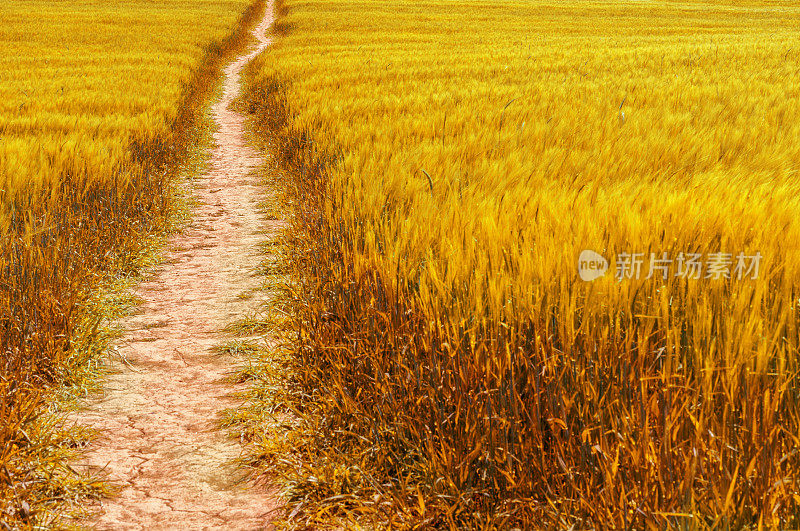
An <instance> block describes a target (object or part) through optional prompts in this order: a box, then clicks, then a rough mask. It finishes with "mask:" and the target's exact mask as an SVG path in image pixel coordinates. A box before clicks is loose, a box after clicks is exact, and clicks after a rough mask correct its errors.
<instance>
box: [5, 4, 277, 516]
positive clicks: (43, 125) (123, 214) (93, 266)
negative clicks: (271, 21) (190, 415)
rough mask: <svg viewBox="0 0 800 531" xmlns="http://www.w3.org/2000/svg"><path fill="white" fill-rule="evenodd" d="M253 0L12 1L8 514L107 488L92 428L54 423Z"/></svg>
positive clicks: (79, 379)
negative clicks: (95, 471)
mask: <svg viewBox="0 0 800 531" xmlns="http://www.w3.org/2000/svg"><path fill="white" fill-rule="evenodd" d="M248 4H249V2H247V1H245V0H228V1H223V2H216V3H207V2H193V1H170V2H166V3H162V4H159V5H158V6H156V5H155V4H152V3H148V2H129V3H126V4H125V5H124V6H118V5H116V4H113V5H112V4H107V3H100V2H80V3H78V4H76V3H74V2H71V3H68V4H66V3H48V2H37V1H19V0H13V1H11V2H6V3H5V4H4V5H3V9H2V12H1V13H0V71H2V72H3V75H2V76H0V93H2V95H3V98H2V100H3V101H2V103H1V104H0V136H2V139H3V141H2V142H0V352H2V354H3V357H2V364H0V418H2V424H0V522H2V524H3V525H5V526H6V527H9V526H10V527H15V526H20V527H26V526H31V525H34V524H36V525H50V524H52V522H51V521H50V519H52V518H54V513H53V512H52V510H53V509H54V508H56V509H57V508H58V507H60V506H61V505H63V504H64V503H66V502H68V501H69V500H73V499H76V498H79V497H80V496H82V495H85V494H91V493H92V490H93V489H95V490H96V489H99V488H102V487H101V486H100V485H99V484H93V483H91V482H90V483H88V484H87V483H86V482H85V481H82V480H80V478H78V476H76V475H75V474H74V473H72V472H71V471H70V469H69V468H68V466H66V464H65V457H66V456H68V455H69V453H70V452H71V451H72V449H74V447H75V446H79V445H80V444H83V443H82V440H81V438H82V436H81V435H80V434H78V435H76V436H75V437H73V435H74V434H72V435H71V434H69V433H67V434H65V433H63V432H59V431H58V430H57V429H55V424H54V421H53V419H52V417H51V414H52V410H53V407H52V401H53V400H54V399H55V398H57V397H58V396H63V395H69V394H70V393H72V394H75V393H77V392H80V388H81V386H84V385H87V376H88V377H89V379H90V377H91V376H92V375H93V374H94V372H95V368H94V367H93V366H92V364H94V363H96V360H97V357H98V355H99V353H100V352H101V351H102V349H103V348H104V346H105V342H106V341H105V340H106V339H107V338H105V337H103V331H104V329H103V322H104V320H105V319H107V318H110V317H113V316H114V315H118V312H117V310H120V308H115V305H116V303H115V301H114V300H113V298H112V299H110V298H109V297H111V296H112V295H113V294H114V293H116V292H117V291H116V290H115V289H111V290H104V288H103V286H104V285H106V284H107V283H108V282H109V279H113V278H115V277H116V278H124V277H125V276H126V275H128V274H129V273H131V272H133V271H134V270H135V269H137V268H138V266H139V265H140V264H141V257H142V256H143V252H144V251H146V248H145V247H146V242H148V241H151V240H150V239H151V238H152V236H153V235H158V234H163V233H164V231H166V230H168V229H169V226H170V223H169V221H170V219H171V217H172V216H173V214H174V212H175V201H174V200H175V197H176V193H175V190H174V189H173V180H174V177H175V175H176V174H177V172H179V171H180V169H181V167H182V166H184V165H186V164H190V163H192V161H191V160H190V155H191V153H190V150H189V147H190V145H191V143H192V141H193V140H194V139H195V138H196V137H195V135H196V132H197V131H196V126H197V124H198V119H199V118H201V117H202V113H203V105H204V104H205V103H206V102H207V100H208V98H209V96H210V95H211V93H212V91H213V90H214V87H215V85H216V79H217V76H218V71H219V68H220V65H221V62H222V61H223V60H224V57H225V55H226V54H227V53H230V52H231V51H232V50H233V49H234V48H237V47H240V46H243V45H244V44H245V42H246V39H247V37H246V35H248V34H247V33H246V31H245V29H246V26H247V25H249V24H250V23H251V22H252V21H253V20H254V19H255V17H256V16H257V15H259V14H260V10H261V9H262V7H263V2H256V3H255V4H254V5H253V6H251V7H249V8H248V7H247V6H248ZM243 11H244V12H245V13H244V15H242V12H243ZM237 24H238V26H237ZM237 28H238V30H237ZM76 72H79V74H76ZM101 292H104V293H106V296H99V295H98V293H101ZM117 302H119V301H117ZM70 388H72V389H70ZM47 404H50V406H49V407H48V406H47Z"/></svg>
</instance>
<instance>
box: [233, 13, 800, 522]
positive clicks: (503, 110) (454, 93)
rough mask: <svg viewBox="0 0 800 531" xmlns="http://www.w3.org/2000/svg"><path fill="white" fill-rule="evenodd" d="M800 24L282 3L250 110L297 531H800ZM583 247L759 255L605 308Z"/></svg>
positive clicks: (612, 299)
mask: <svg viewBox="0 0 800 531" xmlns="http://www.w3.org/2000/svg"><path fill="white" fill-rule="evenodd" d="M797 15H798V13H797V10H796V8H795V7H793V6H788V5H786V4H777V3H774V2H767V1H759V0H748V1H743V2H737V3H736V4H735V5H728V4H722V3H718V2H711V1H699V2H629V3H619V2H603V3H600V2H555V3H544V2H539V1H531V2H516V1H502V2H491V3H488V2H475V1H457V2H456V1H449V0H436V1H428V2H414V3H407V2H399V1H388V2H377V1H369V0H368V1H363V2H358V3H351V2H345V1H344V0H310V1H303V2H301V1H296V0H287V1H286V2H285V5H284V7H283V8H282V18H281V20H280V21H279V24H278V25H277V26H276V31H277V33H279V34H280V39H279V41H278V42H277V44H276V45H275V46H274V47H272V48H271V49H270V50H269V51H268V52H267V53H265V54H264V55H262V56H261V58H260V60H257V61H256V62H255V63H254V64H253V66H252V68H251V69H250V72H249V80H248V88H247V95H246V98H245V100H246V101H245V104H246V105H247V106H248V108H249V110H250V112H252V113H253V114H254V116H255V125H256V127H257V128H259V129H260V131H261V133H262V134H263V136H264V138H265V139H267V138H268V137H269V138H274V140H273V141H274V143H275V145H276V146H277V149H278V152H279V155H280V159H281V162H282V164H283V165H284V167H285V168H286V170H287V181H286V182H287V183H288V184H287V186H288V190H287V194H286V202H287V205H288V207H289V208H287V212H291V217H290V222H291V224H292V227H291V230H290V231H289V235H290V236H289V237H288V244H289V249H290V260H289V261H288V264H289V267H292V268H293V277H294V280H295V284H294V287H293V290H294V291H293V295H292V298H293V304H294V306H293V311H294V315H295V316H296V321H294V326H295V328H294V334H295V337H297V338H299V340H300V348H299V349H298V350H297V351H296V352H295V353H294V354H293V355H292V356H290V357H289V358H288V361H286V362H285V363H287V364H289V365H290V366H291V368H292V369H293V371H292V375H291V378H292V380H291V385H292V387H291V389H293V390H294V391H295V394H294V395H293V396H291V397H289V398H286V397H284V398H286V400H287V403H289V404H292V405H293V407H294V408H295V409H294V411H295V413H296V414H297V415H298V418H299V419H300V424H299V425H298V426H295V427H294V430H295V431H293V432H292V433H293V435H291V437H293V439H292V443H291V445H289V447H290V448H294V449H296V451H297V453H296V454H292V455H295V457H296V459H294V460H289V461H287V458H285V457H282V456H281V452H283V451H285V450H286V448H287V446H286V445H279V444H275V441H274V440H271V439H268V438H266V437H264V438H263V443H262V453H261V455H260V458H261V459H263V460H264V462H269V463H273V464H281V463H283V464H284V465H286V466H283V467H280V470H282V471H283V473H284V474H285V479H286V480H287V481H288V482H289V484H290V486H291V488H290V491H289V496H290V499H289V505H288V509H289V511H290V514H291V516H292V518H291V520H292V521H293V522H294V523H295V524H298V525H305V524H315V523H319V522H325V521H330V519H333V520H334V521H336V520H337V519H338V520H339V521H340V522H342V523H344V525H353V522H355V521H358V522H361V523H362V524H367V525H375V526H378V527H405V526H408V527H426V528H427V527H442V528H448V527H449V528H464V527H472V528H492V527H502V528H510V527H515V526H516V527H521V528H540V527H541V528H552V527H565V528H567V527H570V526H576V527H578V528H585V527H598V528H603V527H608V528H626V527H627V528H635V529H641V528H664V527H682V528H698V529H703V528H720V527H722V528H725V527H728V528H741V527H747V526H752V527H764V526H771V527H782V528H789V527H794V526H797V525H798V521H797V518H798V509H799V508H800V506H799V505H798V502H799V501H800V489H799V488H798V487H800V481H799V480H798V477H797V470H798V465H799V464H800V463H798V459H799V458H798V455H799V454H798V453H797V446H798V442H800V441H798V438H797V437H798V428H800V419H799V418H798V415H799V414H800V403H799V402H798V394H799V393H798V391H799V389H798V383H797V379H796V375H797V374H798V370H800V366H799V365H798V346H799V345H800V340H799V339H798V331H799V330H798V325H800V316H799V315H798V308H797V304H798V302H797V301H798V295H799V294H800V276H799V275H798V272H800V270H799V269H798V266H800V260H798V255H797V252H796V247H797V243H796V242H798V241H800V224H798V221H797V219H798V216H797V215H798V213H800V199H799V198H800V194H799V193H798V192H800V184H798V181H797V179H796V176H797V170H798V163H799V162H800V151H798V144H797V142H796V138H798V135H800V130H799V129H800V123H798V122H797V120H795V119H794V117H795V116H797V111H798V103H797V102H798V95H799V94H800V72H798V70H797V68H796V63H797V59H798V53H799V52H798V46H797V45H798V36H799V35H800V26H799V25H798V20H800V18H798V16H797ZM587 248H589V249H595V250H597V251H599V252H601V253H603V254H605V255H606V256H607V257H614V256H616V255H617V254H619V253H621V252H625V251H627V252H642V253H646V254H649V253H651V252H654V253H661V252H668V253H670V254H671V255H672V256H673V257H674V256H676V255H677V254H678V253H679V252H681V251H683V252H696V253H703V254H704V255H708V254H709V253H715V252H720V251H722V252H730V253H738V252H740V251H741V252H745V253H748V254H752V253H755V252H756V251H758V252H760V253H761V254H762V255H763V257H764V258H763V262H762V268H761V275H760V277H759V279H758V280H755V281H752V280H751V281H745V280H737V279H735V278H734V279H717V280H715V279H711V278H708V279H707V278H702V279H699V280H691V279H686V278H681V277H674V276H670V277H669V278H667V279H660V278H658V277H657V278H656V279H649V280H645V279H644V278H642V279H640V280H625V281H623V282H615V281H614V279H613V275H608V276H607V277H606V278H604V279H601V280H598V281H595V282H593V283H585V282H583V281H581V280H580V279H579V278H578V274H577V268H576V264H577V259H578V255H579V253H580V252H581V250H583V249H587ZM265 372H269V371H268V369H265ZM254 436H256V435H254Z"/></svg>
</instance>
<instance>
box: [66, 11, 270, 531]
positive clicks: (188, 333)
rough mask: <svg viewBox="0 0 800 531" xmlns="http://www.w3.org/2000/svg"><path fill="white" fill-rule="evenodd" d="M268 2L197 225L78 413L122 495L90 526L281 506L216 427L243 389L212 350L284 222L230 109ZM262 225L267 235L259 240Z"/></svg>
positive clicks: (254, 520) (143, 291) (226, 100)
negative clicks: (94, 433) (264, 245)
mask: <svg viewBox="0 0 800 531" xmlns="http://www.w3.org/2000/svg"><path fill="white" fill-rule="evenodd" d="M272 20H273V12H272V5H271V3H270V6H269V7H268V9H267V12H266V14H265V16H264V20H263V21H262V22H261V23H260V25H259V26H258V27H257V28H256V30H255V31H254V34H255V35H256V37H257V38H258V40H259V46H258V48H257V49H255V50H253V51H252V52H251V53H248V54H247V55H243V56H241V57H239V58H238V59H237V60H236V61H235V62H234V63H232V64H231V65H229V66H228V67H227V68H226V69H225V78H224V93H223V96H222V99H221V101H220V102H218V103H217V104H216V105H215V106H214V108H213V115H214V120H215V122H216V125H217V128H218V130H217V132H216V133H215V134H214V141H215V146H214V148H213V151H212V153H211V160H210V169H209V170H208V171H207V172H206V173H205V174H204V175H202V176H201V177H200V179H199V180H198V182H197V189H196V191H195V195H196V197H197V199H198V200H199V205H198V207H197V208H196V211H195V212H194V217H193V221H192V223H191V224H190V225H189V226H188V227H187V228H186V229H185V230H184V231H183V232H182V233H181V234H179V235H177V236H176V237H174V238H173V240H172V241H171V242H170V243H171V245H170V248H171V249H173V250H172V251H170V252H169V254H168V256H167V259H166V260H165V262H164V264H163V265H162V266H161V267H160V268H159V269H158V270H157V271H156V272H155V274H154V276H153V277H152V278H151V279H150V280H147V281H145V282H143V283H142V284H141V285H140V287H139V289H138V291H137V294H138V295H139V296H140V297H141V298H142V299H143V300H144V301H145V302H144V304H143V305H142V307H141V312H140V313H139V314H137V315H134V316H132V317H130V318H127V319H126V320H125V322H123V323H122V325H123V328H124V330H125V333H124V337H123V338H122V340H121V341H120V342H119V344H118V346H117V350H118V351H119V353H120V358H121V360H126V362H123V361H119V362H115V367H114V369H115V370H114V371H113V373H112V374H111V375H110V376H109V377H108V379H107V382H106V385H105V393H104V396H103V397H102V398H99V399H95V400H93V401H91V402H90V403H88V404H87V409H86V410H84V411H81V412H78V413H77V414H76V415H75V418H76V420H77V422H78V423H79V424H82V425H86V426H89V427H91V428H94V429H97V430H99V431H100V437H99V438H98V439H97V440H96V441H94V442H93V443H92V445H91V446H90V448H89V449H88V452H87V455H86V462H85V463H83V464H84V465H86V466H89V467H91V468H93V469H102V468H105V470H106V472H107V473H108V479H109V480H111V481H112V482H113V483H115V484H117V485H119V486H120V488H121V490H120V493H119V495H118V496H117V497H114V498H112V499H109V500H106V501H104V502H103V503H102V506H101V507H99V508H98V509H99V515H98V518H97V519H96V520H94V521H91V522H87V525H89V526H95V527H97V528H99V529H114V530H120V529H147V530H153V529H174V530H189V529H264V528H269V527H270V526H269V522H270V520H271V517H270V513H271V511H272V510H274V508H275V501H274V499H272V498H271V497H270V495H269V493H268V492H266V491H265V489H263V488H259V487H256V486H254V485H250V484H246V482H245V484H242V481H241V478H242V473H241V472H239V471H237V469H236V467H235V465H234V464H233V463H232V462H231V461H232V460H233V459H235V458H236V457H238V456H239V455H240V452H241V449H242V448H241V446H240V445H239V444H238V443H237V441H233V440H230V439H228V438H226V436H225V434H224V433H222V432H221V431H220V430H219V429H217V428H216V427H215V422H216V420H217V419H218V418H219V414H220V412H221V411H222V410H224V409H226V408H231V407H236V406H237V404H238V403H239V401H237V399H235V398H234V397H233V396H231V394H232V393H234V392H236V391H237V390H241V388H239V387H237V386H236V385H234V384H231V383H229V382H226V376H228V375H229V374H230V373H231V371H232V370H233V369H234V366H235V360H233V359H232V358H231V357H230V356H224V355H220V354H217V353H215V352H214V347H215V346H216V345H218V344H219V343H221V342H224V341H225V340H226V339H228V338H227V336H226V335H225V334H224V333H222V332H221V329H222V328H224V327H225V326H226V325H227V324H229V323H231V322H233V321H235V320H236V319H238V318H241V317H243V316H244V315H247V314H248V313H249V312H251V311H252V310H253V309H254V308H255V305H257V304H258V303H259V300H258V298H257V297H256V298H255V299H253V300H246V301H244V300H240V299H238V298H237V295H239V294H240V293H242V292H243V291H246V290H248V289H252V288H257V287H259V285H260V281H259V277H257V276H256V275H255V273H254V271H253V270H254V268H255V266H256V265H257V264H258V263H259V262H260V260H261V259H262V258H263V257H261V256H258V255H257V249H256V245H257V243H258V242H259V241H261V240H263V239H264V238H265V237H266V238H268V237H269V232H270V231H273V232H274V231H276V230H277V229H278V227H277V222H272V221H265V220H263V219H261V215H260V214H259V213H258V212H259V209H258V207H257V204H258V202H259V201H261V200H263V199H264V191H263V189H261V188H260V187H259V186H258V184H257V182H255V181H256V179H255V178H254V177H253V176H252V175H250V172H251V171H252V170H253V169H254V168H256V167H257V166H259V165H260V164H262V163H263V155H260V154H259V153H258V152H257V151H256V150H255V149H253V148H251V147H249V146H248V145H246V144H245V141H244V138H243V133H244V118H243V117H242V116H240V115H239V114H237V113H236V112H234V111H232V110H230V109H228V106H229V104H230V102H231V101H232V100H233V99H234V98H236V96H237V95H238V93H239V74H240V72H241V70H242V68H243V67H244V66H245V65H246V64H247V63H248V62H249V61H250V60H251V59H252V58H253V57H255V56H256V55H257V54H258V53H259V52H261V51H262V50H263V49H264V48H265V47H266V46H268V45H269V44H270V39H269V37H267V36H266V35H265V34H266V30H267V29H268V28H269V26H270V24H271V23H272ZM264 231H267V236H265V235H264Z"/></svg>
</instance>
